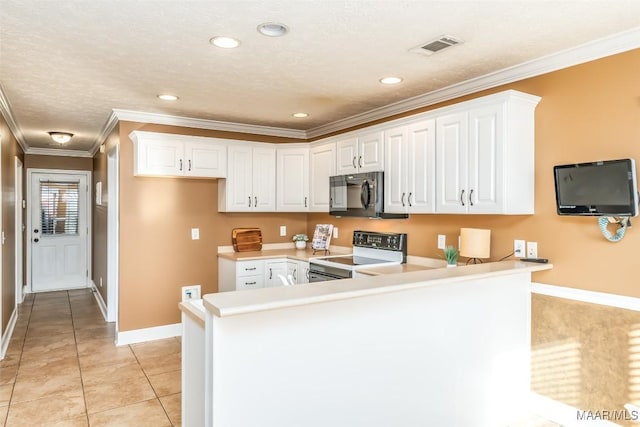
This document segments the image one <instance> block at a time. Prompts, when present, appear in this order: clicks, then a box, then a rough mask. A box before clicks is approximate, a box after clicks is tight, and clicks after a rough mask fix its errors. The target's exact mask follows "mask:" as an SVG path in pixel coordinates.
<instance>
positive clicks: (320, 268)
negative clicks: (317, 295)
mask: <svg viewBox="0 0 640 427" xmlns="http://www.w3.org/2000/svg"><path fill="white" fill-rule="evenodd" d="M352 273H353V272H352V271H351V270H350V269H349V270H348V269H344V268H339V267H333V266H329V265H320V264H315V263H314V262H309V283H315V282H326V281H327V280H340V279H350V278H351V277H353V274H352Z"/></svg>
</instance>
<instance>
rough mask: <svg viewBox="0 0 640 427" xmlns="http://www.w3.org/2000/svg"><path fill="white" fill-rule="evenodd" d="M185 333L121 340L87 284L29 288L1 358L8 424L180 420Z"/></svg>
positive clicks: (1, 413) (3, 422)
mask: <svg viewBox="0 0 640 427" xmlns="http://www.w3.org/2000/svg"><path fill="white" fill-rule="evenodd" d="M180 369H181V366H180V338H169V339H165V340H159V341H152V342H149V343H141V344H134V345H126V346H121V347H116V346H115V344H114V324H113V323H106V322H105V321H104V318H103V317H102V314H101V313H100V309H99V307H98V304H97V303H96V301H95V298H94V297H93V294H92V293H91V292H90V291H89V290H87V289H82V290H73V291H60V292H49V293H39V294H29V295H28V296H27V297H26V299H25V302H24V303H23V304H22V305H21V306H20V308H19V316H18V320H17V324H16V327H15V330H14V333H13V337H12V338H11V342H10V343H9V349H8V351H7V354H6V357H5V359H4V360H2V361H0V426H7V427H14V426H30V427H33V426H91V427H94V426H135V427H139V426H150V427H162V426H179V425H180Z"/></svg>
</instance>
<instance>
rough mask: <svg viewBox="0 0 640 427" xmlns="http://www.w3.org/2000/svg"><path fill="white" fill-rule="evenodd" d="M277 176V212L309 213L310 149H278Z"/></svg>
mask: <svg viewBox="0 0 640 427" xmlns="http://www.w3.org/2000/svg"><path fill="white" fill-rule="evenodd" d="M276 176H277V179H276V182H277V186H276V198H277V203H276V210H277V211H278V212H306V211H308V210H309V149H308V148H281V149H278V150H277V166H276ZM327 181H328V178H327Z"/></svg>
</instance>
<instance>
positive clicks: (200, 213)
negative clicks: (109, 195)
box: [119, 122, 307, 331]
mask: <svg viewBox="0 0 640 427" xmlns="http://www.w3.org/2000/svg"><path fill="white" fill-rule="evenodd" d="M135 129H139V130H146V131H155V132H173V133H183V134H187V135H201V136H218V137H221V136H224V137H236V138H238V137H240V138H243V139H247V140H248V139H254V140H260V139H261V138H259V137H256V136H253V137H252V136H247V135H238V134H232V135H230V134H228V133H222V132H212V131H203V130H194V129H186V128H175V127H167V126H152V125H143V124H138V123H128V122H121V123H120V276H119V282H120V286H119V310H120V313H119V322H120V323H119V328H120V331H128V330H132V329H140V328H147V327H151V326H160V325H167V324H173V323H178V322H180V311H179V310H178V303H179V302H180V290H181V289H180V288H181V287H182V286H185V285H191V284H199V285H201V286H202V292H203V294H206V293H211V292H216V291H217V289H218V285H217V278H218V260H217V247H218V246H222V245H231V230H232V229H233V228H234V227H250V226H257V227H260V228H261V229H262V232H263V239H264V241H265V242H269V243H274V242H285V241H286V242H288V241H289V240H288V239H289V238H287V237H279V226H280V225H286V226H287V230H288V233H289V236H290V235H291V234H292V233H297V232H304V231H305V229H306V227H307V220H306V214H280V213H278V214H274V213H267V214H252V213H218V208H217V206H218V202H217V200H218V182H217V181H215V180H202V179H200V180H199V179H169V178H147V177H134V176H133V143H132V142H131V140H130V139H129V136H128V135H129V133H131V131H133V130H135ZM262 139H263V140H265V141H276V139H275V138H268V137H267V138H262ZM191 228H199V229H200V240H191Z"/></svg>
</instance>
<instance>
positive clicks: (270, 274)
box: [269, 268, 273, 280]
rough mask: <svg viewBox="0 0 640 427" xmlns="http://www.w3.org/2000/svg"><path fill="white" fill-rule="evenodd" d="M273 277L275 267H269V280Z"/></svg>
mask: <svg viewBox="0 0 640 427" xmlns="http://www.w3.org/2000/svg"><path fill="white" fill-rule="evenodd" d="M271 279H273V269H272V268H270V269H269V280H271Z"/></svg>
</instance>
